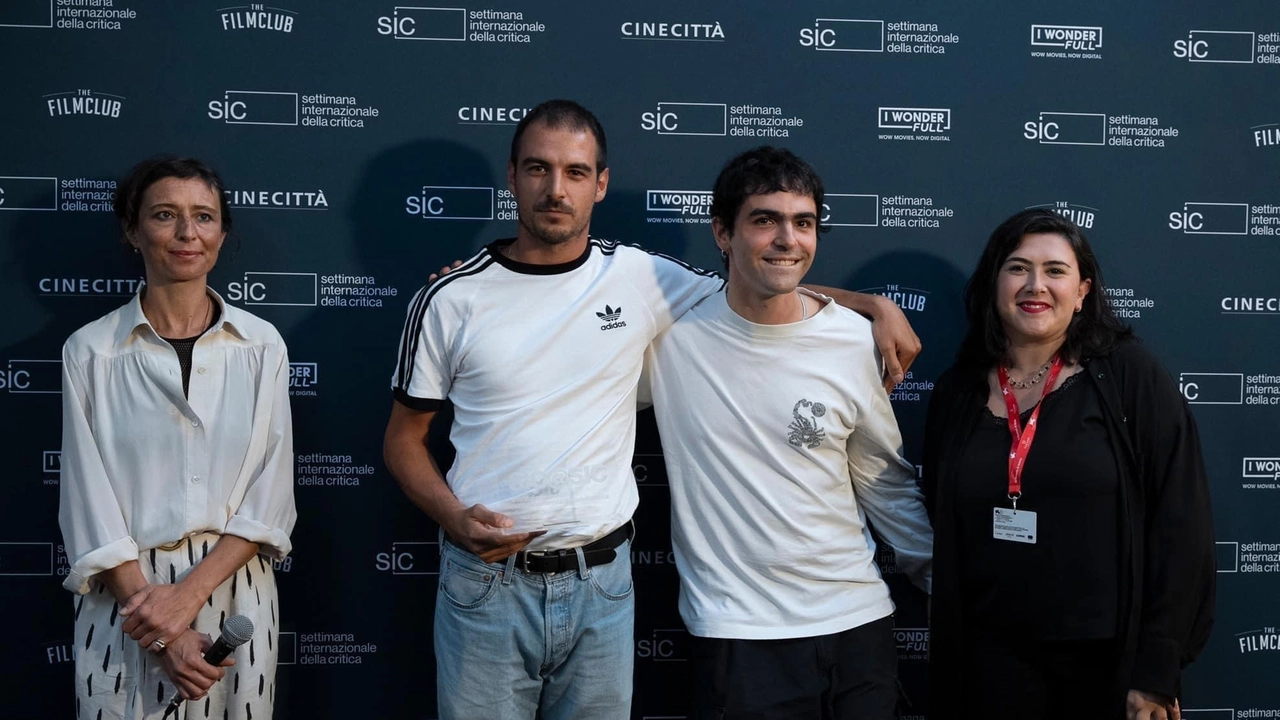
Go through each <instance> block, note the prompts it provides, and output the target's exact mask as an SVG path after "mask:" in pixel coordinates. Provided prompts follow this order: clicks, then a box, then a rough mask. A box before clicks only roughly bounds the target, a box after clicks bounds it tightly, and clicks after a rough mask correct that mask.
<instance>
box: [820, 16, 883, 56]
mask: <svg viewBox="0 0 1280 720" xmlns="http://www.w3.org/2000/svg"><path fill="white" fill-rule="evenodd" d="M800 45H801V46H803V47H811V48H813V49H815V50H822V51H827V52H872V53H882V52H884V21H883V20H857V19H852V18H817V19H815V20H814V21H813V25H812V26H811V27H803V28H800Z"/></svg>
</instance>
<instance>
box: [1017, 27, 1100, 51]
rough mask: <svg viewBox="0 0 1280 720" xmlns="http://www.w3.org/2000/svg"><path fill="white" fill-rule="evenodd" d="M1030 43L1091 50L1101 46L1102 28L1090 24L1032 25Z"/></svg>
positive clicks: (1066, 48)
mask: <svg viewBox="0 0 1280 720" xmlns="http://www.w3.org/2000/svg"><path fill="white" fill-rule="evenodd" d="M1031 44H1032V45H1033V46H1036V47H1051V48H1058V49H1061V50H1078V51H1086V52H1092V51H1095V50H1097V49H1099V48H1101V47H1102V28H1101V27H1097V26H1090V25H1032V26H1031Z"/></svg>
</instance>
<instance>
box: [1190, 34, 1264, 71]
mask: <svg viewBox="0 0 1280 720" xmlns="http://www.w3.org/2000/svg"><path fill="white" fill-rule="evenodd" d="M1256 39H1257V36H1256V34H1255V33H1252V32H1249V31H1244V30H1192V31H1190V32H1188V33H1187V37H1186V38H1185V39H1179V40H1174V41H1173V56H1174V57H1176V58H1179V59H1185V60H1187V61H1188V62H1197V63H1230V64H1250V63H1252V62H1253V59H1254V45H1255V43H1256Z"/></svg>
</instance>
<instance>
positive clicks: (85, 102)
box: [42, 89, 125, 118]
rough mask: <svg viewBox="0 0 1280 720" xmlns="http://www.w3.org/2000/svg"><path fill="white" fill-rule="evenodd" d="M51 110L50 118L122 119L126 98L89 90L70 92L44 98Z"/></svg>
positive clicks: (57, 93) (51, 94)
mask: <svg viewBox="0 0 1280 720" xmlns="http://www.w3.org/2000/svg"><path fill="white" fill-rule="evenodd" d="M42 97H43V98H44V102H45V106H46V107H47V108H48V109H49V117H65V116H68V115H86V116H90V117H107V118H118V117H120V109H121V108H122V107H123V105H124V100H125V98H124V97H123V96H120V95H112V94H111V93H104V92H100V91H94V90H89V89H77V90H68V91H66V92H56V93H49V94H48V95H44V96H42Z"/></svg>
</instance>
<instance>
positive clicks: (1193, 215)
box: [1169, 202, 1249, 235]
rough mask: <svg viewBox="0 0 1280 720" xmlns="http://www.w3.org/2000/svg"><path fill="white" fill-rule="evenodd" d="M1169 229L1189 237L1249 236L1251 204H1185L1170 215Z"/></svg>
mask: <svg viewBox="0 0 1280 720" xmlns="http://www.w3.org/2000/svg"><path fill="white" fill-rule="evenodd" d="M1169 229H1170V230H1181V231H1182V232H1183V233H1185V234H1187V235H1248V234H1249V203H1223V202H1184V203H1183V204H1182V209H1181V210H1174V211H1173V212H1171V213H1169Z"/></svg>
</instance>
